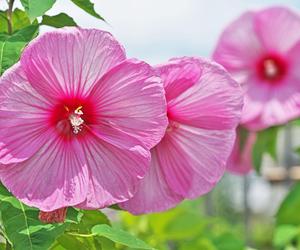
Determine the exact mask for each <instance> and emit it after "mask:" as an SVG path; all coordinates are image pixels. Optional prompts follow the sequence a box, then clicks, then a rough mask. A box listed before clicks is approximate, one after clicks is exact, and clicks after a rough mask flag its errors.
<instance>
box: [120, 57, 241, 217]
mask: <svg viewBox="0 0 300 250" xmlns="http://www.w3.org/2000/svg"><path fill="white" fill-rule="evenodd" d="M157 71H158V73H159V74H160V75H161V77H162V79H163V81H164V87H165V91H166V99H167V105H168V118H169V126H168V128H167V130H166V133H165V136H164V137H163V139H162V140H161V142H160V143H159V144H158V145H157V146H156V147H155V148H153V149H152V151H151V156H152V160H151V167H150V171H149V172H147V174H146V176H145V178H144V179H143V180H142V182H141V186H140V188H139V190H138V192H137V193H136V194H135V196H134V197H133V198H132V199H130V200H129V201H127V202H124V203H122V204H120V206H121V207H122V208H124V209H126V210H128V211H130V212H131V213H133V214H141V213H149V212H159V211H163V210H166V209H169V208H171V207H173V206H175V205H176V204H177V203H178V202H180V201H181V200H183V199H184V198H189V199H193V198H196V197H198V196H200V195H203V194H205V193H207V192H209V191H210V190H211V189H212V188H213V187H214V186H215V185H216V183H217V182H218V181H219V180H220V178H221V177H222V176H223V174H224V171H225V165H226V161H227V159H228V157H229V155H230V153H231V150H232V147H233V143H234V140H235V129H236V126H237V124H238V123H239V121H240V115H241V109H242V99H243V97H242V91H241V89H240V87H239V85H238V84H237V83H236V82H235V81H234V80H233V79H232V78H231V77H230V76H229V75H228V73H226V71H225V70H224V69H223V68H222V67H221V66H219V65H217V64H215V63H212V62H208V61H204V60H202V59H197V58H187V57H185V58H179V59H173V60H171V61H169V62H168V63H167V64H164V65H160V66H158V67H157Z"/></svg>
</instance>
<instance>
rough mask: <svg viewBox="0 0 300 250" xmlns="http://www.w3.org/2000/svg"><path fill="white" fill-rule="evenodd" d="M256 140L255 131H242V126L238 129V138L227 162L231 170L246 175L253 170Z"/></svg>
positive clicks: (228, 168)
mask: <svg viewBox="0 0 300 250" xmlns="http://www.w3.org/2000/svg"><path fill="white" fill-rule="evenodd" d="M245 133H247V134H245ZM255 141H256V133H255V132H242V130H241V128H238V129H237V136H236V140H235V143H234V146H233V150H232V153H231V155H230V157H229V160H228V163H227V170H228V171H229V172H231V173H233V174H237V175H246V174H248V173H250V172H251V171H252V170H253V164H252V149H253V146H254V144H255Z"/></svg>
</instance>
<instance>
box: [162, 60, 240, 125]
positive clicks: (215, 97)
mask: <svg viewBox="0 0 300 250" xmlns="http://www.w3.org/2000/svg"><path fill="white" fill-rule="evenodd" d="M199 63H200V64H201V68H200V69H201V70H202V75H201V77H200V78H199V80H198V82H197V83H196V84H194V85H193V86H192V87H190V88H189V89H187V90H186V91H185V92H183V93H182V94H181V95H179V96H178V97H177V98H175V99H173V100H171V101H169V103H168V116H169V118H170V119H171V120H175V121H177V122H180V123H184V124H188V125H191V126H195V127H199V128H205V129H220V130H226V129H232V128H235V126H236V125H237V124H238V122H239V119H240V116H241V108H242V104H243V96H242V89H241V88H240V86H239V85H238V84H237V83H236V82H235V81H234V80H233V79H232V78H231V77H230V76H229V74H228V73H227V72H226V71H225V70H224V69H223V68H222V67H221V66H220V65H218V64H215V63H212V62H208V61H204V60H200V59H199ZM200 69H199V70H200ZM170 91H173V90H170Z"/></svg>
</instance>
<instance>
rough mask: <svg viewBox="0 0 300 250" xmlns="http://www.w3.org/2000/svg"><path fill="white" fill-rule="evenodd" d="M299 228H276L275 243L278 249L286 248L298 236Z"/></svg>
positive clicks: (281, 226) (283, 226)
mask: <svg viewBox="0 0 300 250" xmlns="http://www.w3.org/2000/svg"><path fill="white" fill-rule="evenodd" d="M299 232H300V231H299V228H298V227H297V226H294V225H280V226H278V227H277V228H276V230H275V234H274V239H273V243H274V246H276V247H284V246H286V245H288V243H290V242H291V241H292V240H293V239H294V238H296V236H297V235H299Z"/></svg>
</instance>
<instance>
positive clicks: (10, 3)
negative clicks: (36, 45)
mask: <svg viewBox="0 0 300 250" xmlns="http://www.w3.org/2000/svg"><path fill="white" fill-rule="evenodd" d="M14 2H15V0H9V1H8V10H7V31H8V34H10V35H11V34H12V32H13V29H12V12H13V6H14Z"/></svg>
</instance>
